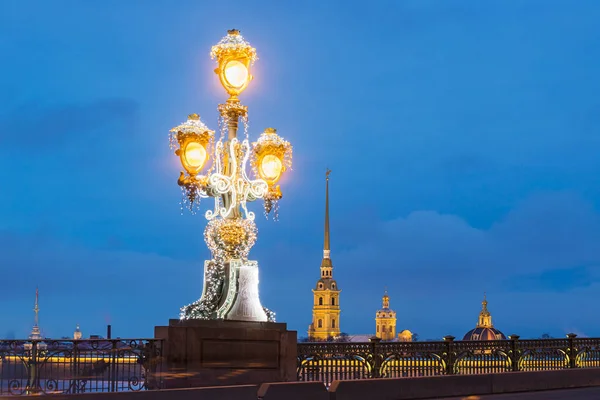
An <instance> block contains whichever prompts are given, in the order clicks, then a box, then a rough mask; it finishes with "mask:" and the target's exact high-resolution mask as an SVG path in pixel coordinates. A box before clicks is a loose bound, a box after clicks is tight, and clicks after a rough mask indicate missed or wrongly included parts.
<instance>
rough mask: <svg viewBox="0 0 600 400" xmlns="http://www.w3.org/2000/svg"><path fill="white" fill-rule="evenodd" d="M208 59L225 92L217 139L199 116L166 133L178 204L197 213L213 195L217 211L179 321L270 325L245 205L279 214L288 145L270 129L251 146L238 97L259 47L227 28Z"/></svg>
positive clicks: (288, 163)
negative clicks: (175, 166)
mask: <svg viewBox="0 0 600 400" xmlns="http://www.w3.org/2000/svg"><path fill="white" fill-rule="evenodd" d="M210 54H211V58H213V59H216V61H217V64H218V66H217V68H216V69H215V73H216V74H217V75H218V76H219V80H220V81H221V84H222V85H223V87H224V88H225V90H226V91H227V93H228V94H229V99H227V101H226V102H225V103H224V104H220V105H219V107H218V110H219V114H220V117H219V127H220V130H219V137H218V138H215V132H214V131H212V130H210V129H208V128H207V126H206V125H205V124H204V123H203V122H202V121H201V120H200V117H199V116H198V114H191V115H190V116H189V117H188V120H187V121H186V122H184V123H182V124H181V125H178V126H176V127H175V128H173V129H171V134H170V142H171V147H172V148H174V149H175V154H176V155H177V156H179V158H180V161H181V164H182V166H183V169H184V171H182V172H181V173H180V176H179V180H178V184H179V186H180V187H181V189H182V192H183V202H182V204H185V205H186V206H187V207H188V208H189V209H190V210H191V211H192V212H194V210H196V209H197V208H198V206H199V203H200V199H201V198H208V197H212V198H214V208H213V209H211V210H208V211H206V213H205V217H206V219H207V220H208V224H207V226H206V229H205V230H204V239H205V241H206V244H207V245H208V247H209V249H210V251H211V255H212V259H211V260H207V261H205V263H204V287H203V291H202V297H201V298H200V299H199V300H198V301H196V302H194V303H192V304H189V305H187V306H185V307H182V308H181V314H180V318H181V319H230V320H242V321H274V320H275V315H274V313H273V312H271V311H269V310H268V309H266V308H264V307H262V305H261V303H260V299H259V296H258V263H257V262H256V261H249V260H248V253H249V252H250V249H251V248H252V246H253V245H254V243H255V241H256V233H257V231H256V224H255V223H254V217H255V215H254V213H253V212H251V211H248V208H247V203H248V202H251V201H254V200H257V199H263V200H264V208H265V215H266V216H268V214H269V213H270V212H271V210H273V209H274V212H275V217H276V216H277V203H278V201H279V200H280V199H281V189H280V187H279V185H276V184H277V182H279V180H280V179H281V177H282V176H283V174H284V173H285V171H286V169H288V168H291V165H292V146H291V145H290V143H289V142H287V141H285V140H283V139H282V138H281V137H280V136H278V135H277V133H276V130H275V129H273V128H267V129H265V131H264V132H263V133H262V134H261V135H260V137H259V138H258V140H257V141H256V142H254V143H252V145H250V141H249V139H248V108H247V107H246V106H244V105H242V104H241V103H240V100H239V99H238V95H239V94H240V93H242V92H243V91H244V90H245V89H246V87H248V84H249V83H250V81H251V80H252V75H251V74H250V68H251V67H252V64H253V63H254V62H255V61H256V59H257V56H256V49H254V48H253V47H252V46H250V44H249V43H248V42H247V41H245V40H244V38H243V37H242V35H240V32H239V31H237V30H230V31H228V34H227V36H225V37H224V38H223V39H221V41H220V42H219V43H218V44H217V45H215V46H213V47H212V50H211V53H210ZM240 120H241V121H242V123H243V125H244V136H245V137H244V138H243V140H242V141H240V140H238V138H237V133H238V124H239V121H240ZM215 139H216V141H215ZM248 161H250V164H251V167H252V168H251V169H252V172H253V174H252V175H254V176H252V177H251V176H249V171H247V170H248V169H249V168H248ZM208 165H209V166H208ZM207 166H208V167H207Z"/></svg>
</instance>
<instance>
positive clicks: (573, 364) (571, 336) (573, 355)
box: [567, 333, 577, 368]
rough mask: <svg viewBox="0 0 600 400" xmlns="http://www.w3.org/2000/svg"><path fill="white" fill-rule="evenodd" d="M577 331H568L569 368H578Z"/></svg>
mask: <svg viewBox="0 0 600 400" xmlns="http://www.w3.org/2000/svg"><path fill="white" fill-rule="evenodd" d="M576 337H577V335H576V334H575V333H567V339H568V341H569V348H568V349H567V354H568V355H569V368H577V348H576V347H575V338H576Z"/></svg>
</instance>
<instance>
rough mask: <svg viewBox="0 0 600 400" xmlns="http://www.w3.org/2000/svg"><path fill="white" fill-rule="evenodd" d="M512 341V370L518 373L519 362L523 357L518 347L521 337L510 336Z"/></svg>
mask: <svg viewBox="0 0 600 400" xmlns="http://www.w3.org/2000/svg"><path fill="white" fill-rule="evenodd" d="M508 338H509V339H510V353H511V357H510V358H511V363H512V368H511V369H512V370H513V371H515V372H517V371H518V370H519V361H520V359H521V355H520V353H519V349H518V347H517V340H519V338H520V336H519V335H510V336H509V337H508Z"/></svg>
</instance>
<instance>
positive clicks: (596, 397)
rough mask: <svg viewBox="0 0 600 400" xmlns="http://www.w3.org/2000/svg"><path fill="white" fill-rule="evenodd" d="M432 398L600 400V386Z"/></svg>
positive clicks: (437, 398)
mask: <svg viewBox="0 0 600 400" xmlns="http://www.w3.org/2000/svg"><path fill="white" fill-rule="evenodd" d="M430 400H600V387H591V388H576V389H560V390H543V391H539V392H524V393H506V394H491V395H481V396H460V397H443V398H442V397H436V398H435V399H430Z"/></svg>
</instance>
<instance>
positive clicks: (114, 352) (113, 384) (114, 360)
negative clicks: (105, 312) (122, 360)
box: [109, 325, 117, 392]
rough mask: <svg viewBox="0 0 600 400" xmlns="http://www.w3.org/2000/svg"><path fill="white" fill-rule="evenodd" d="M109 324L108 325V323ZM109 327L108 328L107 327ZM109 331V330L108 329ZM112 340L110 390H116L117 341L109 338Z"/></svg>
mask: <svg viewBox="0 0 600 400" xmlns="http://www.w3.org/2000/svg"><path fill="white" fill-rule="evenodd" d="M109 326H110V325H109ZM109 329H110V328H109ZM109 332H110V330H109ZM111 342H112V346H111V347H112V349H111V353H112V354H111V356H110V371H109V373H110V375H109V376H110V378H109V379H110V381H111V382H110V391H111V392H116V391H117V341H116V340H111Z"/></svg>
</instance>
